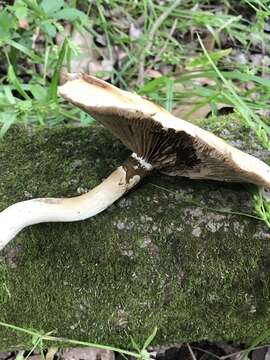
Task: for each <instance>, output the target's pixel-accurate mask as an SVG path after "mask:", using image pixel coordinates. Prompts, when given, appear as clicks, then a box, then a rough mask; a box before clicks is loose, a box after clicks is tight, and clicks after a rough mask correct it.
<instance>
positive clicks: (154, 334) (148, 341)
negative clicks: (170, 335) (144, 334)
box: [143, 326, 157, 350]
mask: <svg viewBox="0 0 270 360" xmlns="http://www.w3.org/2000/svg"><path fill="white" fill-rule="evenodd" d="M156 334H157V326H155V328H154V330H153V332H152V334H151V335H150V336H149V337H148V338H147V339H146V341H145V343H144V345H143V350H145V349H146V348H148V346H149V345H150V344H151V342H152V341H153V340H154V338H155V337H156Z"/></svg>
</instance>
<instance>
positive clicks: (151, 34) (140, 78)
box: [138, 0, 182, 85]
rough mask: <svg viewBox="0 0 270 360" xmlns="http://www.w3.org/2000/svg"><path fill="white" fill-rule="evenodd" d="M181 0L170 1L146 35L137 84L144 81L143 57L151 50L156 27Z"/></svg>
mask: <svg viewBox="0 0 270 360" xmlns="http://www.w3.org/2000/svg"><path fill="white" fill-rule="evenodd" d="M181 1H182V0H176V1H174V0H173V1H172V5H171V6H170V7H169V8H168V9H167V10H166V11H165V12H164V13H163V14H162V15H160V16H159V17H158V18H157V20H156V22H155V23H154V25H153V26H152V28H151V30H150V32H149V35H148V42H147V45H146V47H145V49H144V50H143V51H142V53H141V56H140V58H139V72H138V84H140V85H142V84H143V82H144V64H145V57H146V55H147V54H148V53H149V51H150V50H151V47H152V45H153V42H154V37H155V35H156V32H157V30H158V28H159V27H160V26H161V24H162V23H163V22H164V21H165V20H166V19H167V17H168V16H169V15H170V14H171V12H172V11H173V10H174V9H175V8H176V7H177V6H178V5H180V3H181Z"/></svg>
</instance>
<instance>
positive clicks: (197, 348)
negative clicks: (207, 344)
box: [192, 345, 221, 360]
mask: <svg viewBox="0 0 270 360" xmlns="http://www.w3.org/2000/svg"><path fill="white" fill-rule="evenodd" d="M192 349H195V350H199V351H201V352H203V353H205V354H207V355H211V356H213V357H214V358H216V359H219V360H220V359H221V358H220V356H218V355H216V354H214V353H212V352H211V351H207V350H205V349H202V348H200V347H197V346H193V345H192Z"/></svg>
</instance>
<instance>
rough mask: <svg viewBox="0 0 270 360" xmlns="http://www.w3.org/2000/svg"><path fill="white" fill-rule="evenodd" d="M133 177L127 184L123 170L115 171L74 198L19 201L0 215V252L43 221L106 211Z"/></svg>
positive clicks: (132, 182) (82, 217)
mask: <svg viewBox="0 0 270 360" xmlns="http://www.w3.org/2000/svg"><path fill="white" fill-rule="evenodd" d="M139 181H140V177H139V176H137V175H135V176H134V177H133V178H131V179H130V180H129V183H127V182H126V171H125V170H124V168H123V167H122V166H120V167H119V168H117V169H116V170H115V171H114V172H113V173H112V174H111V175H110V176H109V177H108V178H107V179H105V180H104V181H103V182H102V183H101V184H100V185H98V186H97V187H95V188H94V189H93V190H91V191H89V192H88V193H86V194H83V195H80V196H77V197H73V198H40V199H32V200H26V201H22V202H18V203H16V204H14V205H11V206H9V207H8V208H7V209H5V210H3V211H2V212H0V250H1V249H3V247H4V246H5V245H6V244H7V243H8V242H9V241H10V240H12V239H13V238H14V237H15V236H16V235H17V234H18V233H19V232H20V231H21V230H22V229H23V228H25V227H27V226H29V225H33V224H38V223H44V222H58V221H60V222H67V221H79V220H85V219H87V218H90V217H92V216H94V215H96V214H98V213H100V212H101V211H103V210H105V209H106V208H107V207H109V206H110V205H111V204H112V203H114V202H115V201H116V200H117V199H119V198H120V197H121V196H122V195H123V194H124V193H125V192H126V191H128V190H129V189H130V188H131V187H133V186H134V185H136V184H137V183H138V182H139Z"/></svg>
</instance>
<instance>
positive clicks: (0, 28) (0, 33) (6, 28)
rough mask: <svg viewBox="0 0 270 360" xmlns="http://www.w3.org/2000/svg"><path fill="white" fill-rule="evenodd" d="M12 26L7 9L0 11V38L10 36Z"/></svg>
mask: <svg viewBox="0 0 270 360" xmlns="http://www.w3.org/2000/svg"><path fill="white" fill-rule="evenodd" d="M15 20H16V19H15ZM12 27H13V21H12V18H11V16H10V14H9V13H8V11H7V9H4V10H3V11H0V40H6V39H8V38H10V37H11V30H12Z"/></svg>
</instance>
